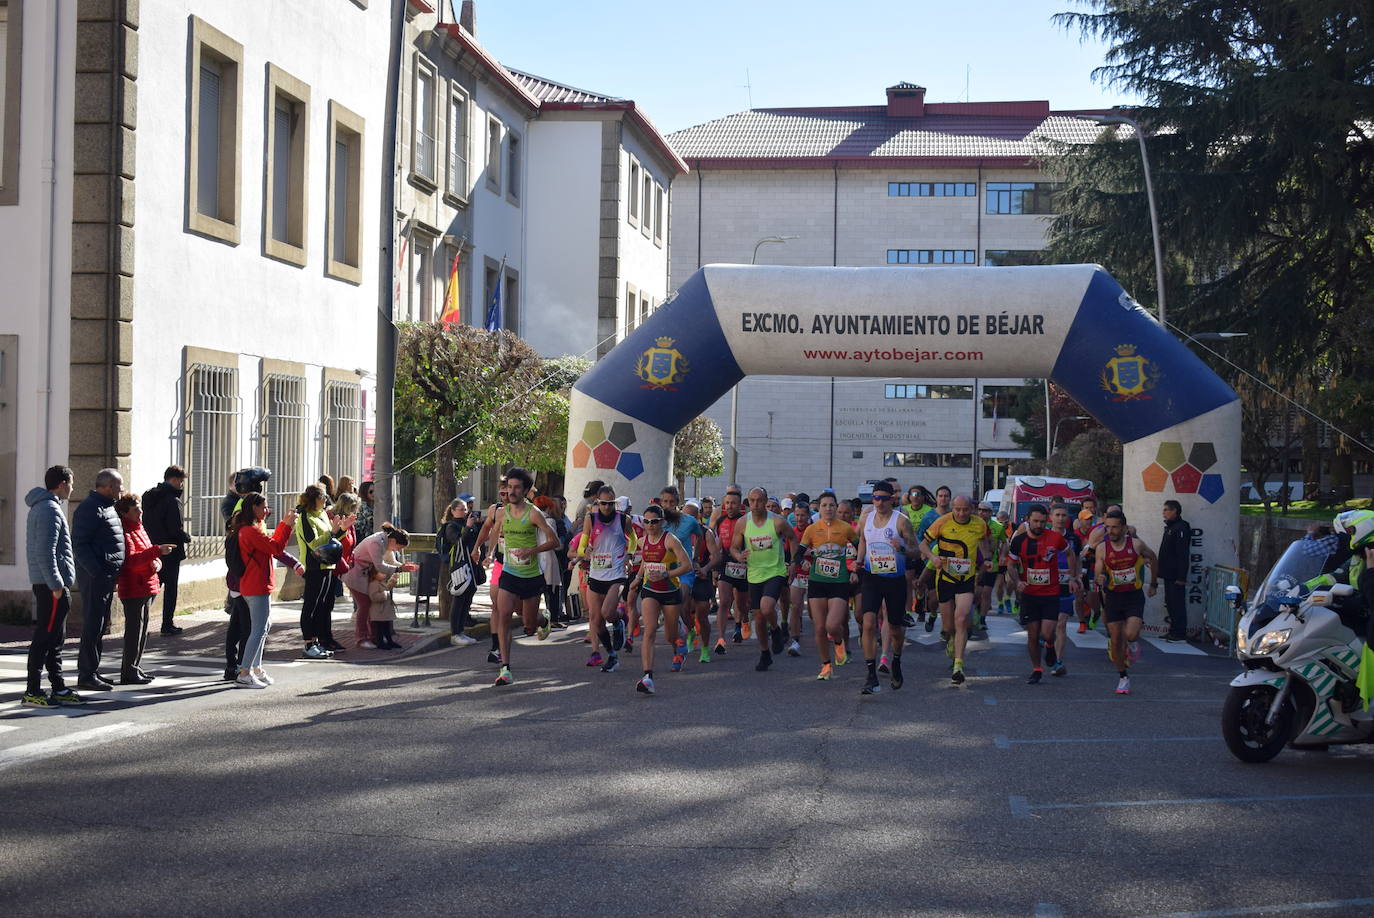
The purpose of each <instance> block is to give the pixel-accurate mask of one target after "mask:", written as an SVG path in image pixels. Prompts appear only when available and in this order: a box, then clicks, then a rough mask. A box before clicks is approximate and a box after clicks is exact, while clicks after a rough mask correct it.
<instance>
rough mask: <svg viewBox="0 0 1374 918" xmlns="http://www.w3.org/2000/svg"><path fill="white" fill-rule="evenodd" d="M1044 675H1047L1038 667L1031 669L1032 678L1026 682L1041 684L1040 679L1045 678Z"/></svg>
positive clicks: (1028, 683)
mask: <svg viewBox="0 0 1374 918" xmlns="http://www.w3.org/2000/svg"><path fill="white" fill-rule="evenodd" d="M1044 675H1045V674H1044V673H1043V672H1041V671H1040V670H1038V669H1033V670H1031V674H1030V678H1029V679H1027V680H1026V684H1027V685H1039V684H1040V680H1041V679H1042V678H1044Z"/></svg>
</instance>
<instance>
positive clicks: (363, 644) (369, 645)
mask: <svg viewBox="0 0 1374 918" xmlns="http://www.w3.org/2000/svg"><path fill="white" fill-rule="evenodd" d="M358 646H359V647H361V648H362V649H363V650H376V649H377V645H376V644H374V643H372V642H371V641H359V642H358Z"/></svg>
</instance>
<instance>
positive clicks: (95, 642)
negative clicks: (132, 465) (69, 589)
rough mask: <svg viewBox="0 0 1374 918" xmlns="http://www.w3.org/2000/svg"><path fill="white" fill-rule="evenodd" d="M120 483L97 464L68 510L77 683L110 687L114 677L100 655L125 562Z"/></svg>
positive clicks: (84, 686) (118, 477) (88, 688)
mask: <svg viewBox="0 0 1374 918" xmlns="http://www.w3.org/2000/svg"><path fill="white" fill-rule="evenodd" d="M123 487H124V477H123V476H122V475H120V474H119V470H118V469H101V470H100V471H99V472H98V473H96V476H95V490H93V491H91V493H90V494H88V495H86V499H85V500H83V501H82V502H81V505H80V506H79V507H77V508H76V512H75V513H74V514H72V553H73V554H74V555H75V556H76V583H77V588H78V589H80V591H81V649H80V651H79V652H78V653H77V657H76V676H77V681H76V685H77V688H81V689H85V690H86V691H90V692H105V691H109V689H110V688H111V686H113V685H114V682H113V681H112V680H110V679H106V678H105V677H104V676H102V675H100V654H101V652H102V651H103V650H104V645H105V632H106V631H108V630H109V627H110V604H111V603H112V602H113V601H114V593H115V581H116V579H117V578H118V577H119V569H120V568H121V567H123V566H124V527H123V526H122V525H120V522H119V514H117V513H115V509H114V502H115V500H116V498H118V497H119V495H120V491H121V489H123Z"/></svg>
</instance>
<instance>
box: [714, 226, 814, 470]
mask: <svg viewBox="0 0 1374 918" xmlns="http://www.w3.org/2000/svg"><path fill="white" fill-rule="evenodd" d="M798 238H800V237H799V236H764V237H763V238H762V239H760V240H759V241H758V242H756V243H754V254H752V255H751V256H749V264H751V265H756V264H758V263H759V247H760V246H764V245H768V244H769V243H777V244H778V245H785V244H786V243H787V240H789V239H798ZM738 434H739V383H735V385H734V386H733V387H732V388H731V389H730V471H729V473H728V474H727V476H726V479H725V483H726V484H734V483H735V480H736V479H735V476H736V475H737V474H738V472H739V436H738Z"/></svg>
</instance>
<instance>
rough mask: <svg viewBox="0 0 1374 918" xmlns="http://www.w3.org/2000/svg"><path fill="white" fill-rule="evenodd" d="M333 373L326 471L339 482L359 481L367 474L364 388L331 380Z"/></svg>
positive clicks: (327, 396) (327, 404) (328, 386)
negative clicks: (340, 479)
mask: <svg viewBox="0 0 1374 918" xmlns="http://www.w3.org/2000/svg"><path fill="white" fill-rule="evenodd" d="M330 373H331V371H330V370H325V383H324V451H323V452H324V470H325V471H326V472H328V473H329V474H330V475H333V476H334V480H335V481H338V480H339V477H340V476H342V475H347V476H348V477H349V478H352V479H353V480H354V481H358V480H359V478H360V477H361V475H362V470H363V387H362V386H361V385H359V384H358V383H356V382H348V381H347V380H342V379H329V375H330ZM269 468H270V466H269Z"/></svg>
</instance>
